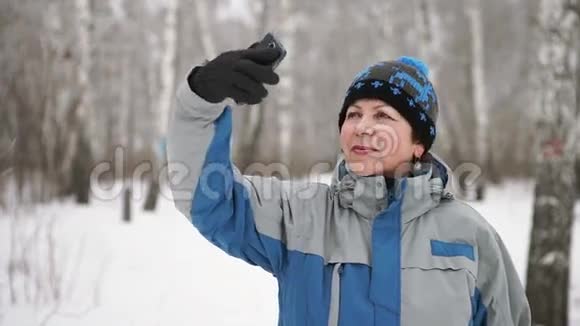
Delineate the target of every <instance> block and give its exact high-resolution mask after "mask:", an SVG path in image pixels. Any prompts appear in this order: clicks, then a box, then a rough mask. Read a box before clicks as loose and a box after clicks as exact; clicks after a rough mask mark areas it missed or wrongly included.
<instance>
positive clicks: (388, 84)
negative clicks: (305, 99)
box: [338, 57, 439, 152]
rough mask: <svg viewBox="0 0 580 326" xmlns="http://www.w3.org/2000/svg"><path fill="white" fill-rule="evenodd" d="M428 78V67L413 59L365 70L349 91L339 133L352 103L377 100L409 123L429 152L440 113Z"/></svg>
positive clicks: (358, 75)
mask: <svg viewBox="0 0 580 326" xmlns="http://www.w3.org/2000/svg"><path fill="white" fill-rule="evenodd" d="M428 76H429V68H428V67H427V65H426V64H425V63H424V62H422V61H421V60H419V59H416V58H413V57H400V58H399V59H397V60H394V61H384V62H379V63H377V64H374V65H372V66H369V67H367V68H366V69H364V70H362V71H361V72H359V73H358V74H357V75H356V76H355V78H354V81H353V82H352V84H351V85H350V86H349V88H348V91H347V93H346V97H345V98H344V103H343V105H342V108H341V110H340V114H339V116H338V129H339V130H341V129H342V125H343V123H344V120H345V119H346V111H347V109H348V108H349V107H350V106H351V105H352V104H353V103H354V102H356V101H357V100H359V99H363V98H368V99H379V100H382V101H384V102H385V103H387V104H389V105H390V106H392V107H393V108H395V109H396V110H397V111H398V112H399V113H400V114H401V115H402V116H403V117H404V118H405V119H406V120H407V121H408V122H409V124H410V125H411V128H413V132H414V133H415V135H417V137H418V138H419V141H420V142H421V144H423V145H424V146H425V152H427V151H429V149H430V148H431V146H432V145H433V142H434V141H435V135H436V134H437V130H436V127H435V123H436V122H437V114H438V112H439V109H438V104H437V95H436V94H435V89H434V88H433V85H432V84H431V82H430V81H429V79H428Z"/></svg>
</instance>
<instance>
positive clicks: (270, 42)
mask: <svg viewBox="0 0 580 326" xmlns="http://www.w3.org/2000/svg"><path fill="white" fill-rule="evenodd" d="M257 47H259V48H263V47H268V48H272V49H277V50H279V52H280V55H279V56H278V58H277V59H276V61H274V62H273V63H272V69H276V67H278V65H279V64H280V62H282V60H284V57H286V49H285V48H284V46H283V45H282V43H280V41H278V40H277V39H276V37H274V34H272V33H268V34H266V36H264V38H263V39H262V40H261V41H260V42H258V45H257Z"/></svg>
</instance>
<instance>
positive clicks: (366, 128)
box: [356, 116, 375, 136]
mask: <svg viewBox="0 0 580 326" xmlns="http://www.w3.org/2000/svg"><path fill="white" fill-rule="evenodd" d="M374 132H375V130H374V124H373V122H372V121H371V119H368V118H366V117H364V116H363V118H362V119H360V121H359V123H358V124H357V125H356V134H357V135H358V136H361V135H365V134H367V135H372V134H374Z"/></svg>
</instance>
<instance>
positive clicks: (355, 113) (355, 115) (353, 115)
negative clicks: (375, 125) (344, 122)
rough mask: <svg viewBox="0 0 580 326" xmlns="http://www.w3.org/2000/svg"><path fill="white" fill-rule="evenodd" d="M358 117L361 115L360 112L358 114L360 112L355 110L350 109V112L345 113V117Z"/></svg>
mask: <svg viewBox="0 0 580 326" xmlns="http://www.w3.org/2000/svg"><path fill="white" fill-rule="evenodd" d="M360 117H361V114H360V112H357V111H351V112H349V113H347V114H346V118H347V119H351V118H360Z"/></svg>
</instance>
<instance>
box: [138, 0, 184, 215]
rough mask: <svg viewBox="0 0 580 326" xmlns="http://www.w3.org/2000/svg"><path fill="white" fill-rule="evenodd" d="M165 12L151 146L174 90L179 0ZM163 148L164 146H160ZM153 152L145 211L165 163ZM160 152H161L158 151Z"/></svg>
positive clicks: (160, 139)
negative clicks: (158, 87) (153, 135)
mask: <svg viewBox="0 0 580 326" xmlns="http://www.w3.org/2000/svg"><path fill="white" fill-rule="evenodd" d="M166 3H167V7H166V13H165V24H164V25H165V26H164V27H165V30H164V33H163V35H164V46H163V56H162V59H161V94H160V96H159V105H158V107H157V110H158V117H159V119H158V124H157V136H156V138H157V139H156V141H155V142H154V144H153V146H156V147H158V146H160V144H162V143H163V142H164V141H163V139H164V137H165V133H166V130H167V121H168V118H169V111H170V108H171V100H172V98H173V96H172V95H173V93H174V92H175V85H174V84H175V75H176V73H175V69H176V67H175V63H176V56H177V12H178V8H179V0H170V1H167V2H166ZM162 147H163V148H164V146H162ZM153 152H154V153H159V154H158V155H155V157H154V160H155V162H154V163H153V164H152V165H153V170H152V171H151V174H150V176H151V178H150V180H149V188H148V192H147V198H146V200H145V204H144V206H143V209H144V210H146V211H152V210H155V207H156V206H157V197H158V195H159V178H160V177H161V175H160V172H159V171H160V168H161V166H163V165H164V164H165V157H166V156H165V150H164V149H163V150H161V151H156V150H155V149H154V150H153ZM160 152H161V153H160Z"/></svg>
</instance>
